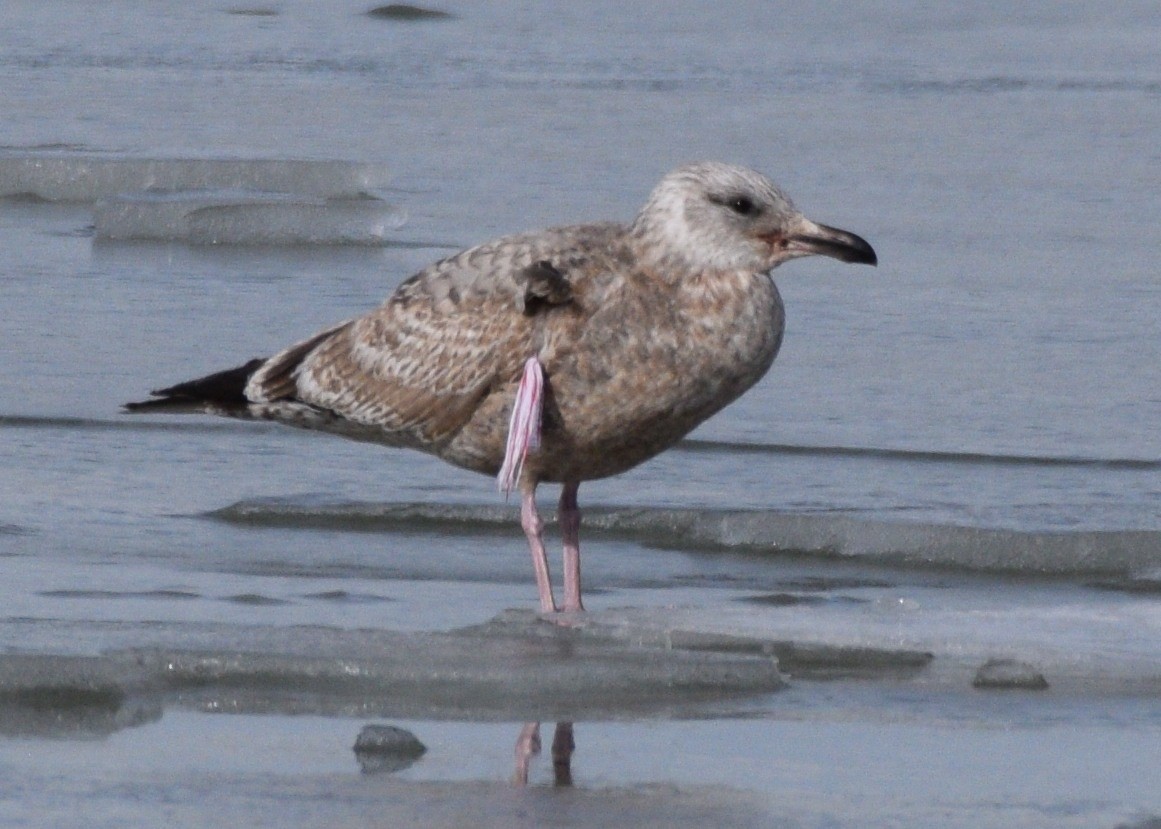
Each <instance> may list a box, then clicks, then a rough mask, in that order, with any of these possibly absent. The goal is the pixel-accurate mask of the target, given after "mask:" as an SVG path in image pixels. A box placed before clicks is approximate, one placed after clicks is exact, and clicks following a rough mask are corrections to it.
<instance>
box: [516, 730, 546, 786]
mask: <svg viewBox="0 0 1161 829" xmlns="http://www.w3.org/2000/svg"><path fill="white" fill-rule="evenodd" d="M539 753H540V723H538V722H530V723H524V727H523V728H521V729H520V736H519V737H517V738H516V774H515V775H514V776H513V780H514V781H515V782H516V783H517V784H519V785H521V786H527V785H528V766H529V764H530V763H531V761H532V758H533V757H535V756H536V755H537V754H539Z"/></svg>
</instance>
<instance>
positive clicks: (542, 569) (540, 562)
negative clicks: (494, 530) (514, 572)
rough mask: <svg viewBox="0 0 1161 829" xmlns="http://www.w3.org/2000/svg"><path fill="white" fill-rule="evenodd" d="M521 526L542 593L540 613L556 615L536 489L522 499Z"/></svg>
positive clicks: (538, 587)
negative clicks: (530, 551)
mask: <svg viewBox="0 0 1161 829" xmlns="http://www.w3.org/2000/svg"><path fill="white" fill-rule="evenodd" d="M520 526H521V527H523V528H524V535H526V536H528V546H529V547H530V548H531V550H532V569H533V570H535V571H536V589H537V590H538V591H539V592H540V612H541V613H555V612H556V601H555V600H554V599H553V598H552V582H551V581H550V580H549V578H548V554H547V553H545V551H544V522H543V521H541V520H540V513H538V512H537V511H536V489H535V487H533V488H532V489H526V490H524V491H523V493H522V495H521V497H520Z"/></svg>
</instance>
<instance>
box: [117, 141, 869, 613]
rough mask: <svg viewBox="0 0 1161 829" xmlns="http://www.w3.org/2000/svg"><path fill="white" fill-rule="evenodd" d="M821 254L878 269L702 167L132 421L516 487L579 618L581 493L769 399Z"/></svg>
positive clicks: (504, 242) (509, 245) (467, 254)
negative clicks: (757, 398)
mask: <svg viewBox="0 0 1161 829" xmlns="http://www.w3.org/2000/svg"><path fill="white" fill-rule="evenodd" d="M814 254H821V255H823V256H830V257H833V258H835V259H838V260H840V261H842V262H856V263H863V264H869V265H874V264H876V262H877V260H876V256H875V252H874V250H873V249H872V248H871V246H870V245H869V244H867V242H866V241H864V240H863V239H862V238H860V237H858V236H856V235H854V234H853V233H848V232H846V231H844V230H838V229H837V228H833V227H828V226H826V225H823V224H817V223H815V222H812V221H810V220H809V219H807V218H806V217H805V216H803V215H802V214H801V213H800V212H799V211H798V210H797V209H795V207H794V206H793V204H792V203H791V201H790V200H789V199H788V198H787V197H786V196H785V195H784V194H783V193H782V191H781V190H779V189H778V188H777V187H776V186H775V185H774V184H773V183H772V182H771V181H770V180H769V179H768V178H766V177H765V176H763V175H761V174H760V173H757V172H755V171H753V170H749V169H746V168H744V167H738V166H734V165H729V164H722V163H717V162H703V163H699V164H691V165H687V166H683V167H680V168H678V169H676V170H674V171H673V172H671V173H669V174H668V175H666V176H665V177H664V178H663V179H662V180H661V182H660V183H659V184H658V185H657V187H656V188H655V189H654V190H653V192H652V194H651V195H650V196H649V198H648V200H647V201H646V203H645V206H644V207H643V208H642V209H641V211H640V212H639V213H638V214H637V216H636V218H634V219H633V221H631V222H630V223H628V224H622V223H617V222H602V223H596V224H582V225H575V226H570V227H557V228H551V229H548V230H541V231H537V232H532V233H525V234H520V235H515V236H507V237H504V238H501V239H498V240H496V241H493V242H488V243H485V244H482V245H479V246H477V247H473V248H470V249H468V250H465V251H463V252H462V253H458V254H456V255H454V256H451V257H449V258H447V259H443V260H441V261H439V262H436V263H435V264H433V265H431V266H430V267H428V268H425V269H424V270H422V271H420V272H419V273H417V274H415V275H414V276H412V277H411V278H409V279H408V280H407V281H405V282H404V283H403V284H401V285H400V286H399V288H398V289H397V290H396V291H395V293H394V294H393V295H392V296H391V297H389V298H388V299H387V300H386V301H385V302H384V303H383V304H382V305H380V306H379V307H378V308H376V309H375V310H373V311H371V312H369V313H367V314H364V315H363V316H360V317H356V318H354V319H351V320H348V321H346V322H343V323H340V324H338V325H336V326H334V327H332V328H328V329H327V330H325V331H322V332H320V333H317V334H315V335H314V336H312V337H310V338H309V339H306V340H303V341H301V342H298V343H296V344H294V345H292V346H290V347H289V348H286V349H285V350H283V351H281V352H279V353H277V354H275V355H274V356H273V357H269V358H265V359H255V360H251V361H250V362H248V363H246V364H245V365H242V366H239V367H237V368H234V369H229V370H227V371H222V372H218V373H215V374H211V375H208V376H206V377H202V378H199V379H196V380H191V381H189V382H185V383H180V384H178V385H175V386H171V387H169V388H165V389H160V390H158V391H155V392H153V393H152V394H153V395H154V397H153V399H150V400H147V401H144V402H139V403H130V404H128V405H127V409H129V410H130V411H134V412H208V413H212V414H220V415H227V416H234V417H243V418H250V419H257V420H272V421H277V422H280V423H286V424H289V425H292V426H299V427H303V428H308V429H317V430H321V431H326V432H332V433H337V434H340V435H344V436H346V437H350V438H355V439H359V440H367V441H372V442H376V443H380V444H385V445H387V446H403V447H409V448H412V449H419V450H422V451H425V452H430V453H432V454H434V455H437V456H438V457H440V458H442V459H443V460H445V461H448V462H450V463H453V464H455V465H456V466H460V467H464V468H466V469H471V470H474V471H476V472H482V473H485V474H488V475H497V474H499V477H500V486H501V488H502V489H505V490H510V489H513V488H516V489H519V491H520V496H521V509H520V516H521V526H522V527H523V529H524V532H525V534H526V535H527V537H528V543H529V546H530V547H531V550H532V560H533V566H534V569H535V572H536V584H537V589H538V592H539V595H540V608H541V611H542V612H545V613H551V612H555V611H557V610H558V609H559V610H564V611H580V610H583V609H584V608H583V604H582V601H581V578H580V547H579V533H580V510H579V508H578V506H577V489H578V488H579V486H580V484H581V482H582V481H588V480H593V479H596V478H604V477H607V476H610V475H616V474H618V473H621V472H624V471H626V470H628V469H631V468H632V467H634V466H636V465H637V464H639V463H641V462H642V461H645V460H647V459H649V458H651V457H653V456H654V455H656V454H658V453H659V452H661V451H663V450H665V449H667V448H669V447H670V446H673V445H674V444H675V443H676V442H677V441H678V440H680V439H681V438H682V437H683V436H684V435H686V434H688V433H689V432H690V431H691V430H692V429H693V428H694V427H695V426H697V425H698V424H699V423H701V422H703V421H704V420H706V418H708V417H710V416H711V415H713V414H714V413H715V412H717V411H719V410H720V409H722V408H723V407H724V406H726V405H727V404H729V403H730V402H732V401H733V400H735V399H737V398H738V397H739V396H740V395H741V394H742V393H743V392H745V391H746V390H747V389H749V388H750V387H751V386H753V385H754V383H756V382H757V381H758V380H759V379H760V378H761V377H762V376H763V375H764V374H765V373H766V370H767V369H769V368H770V365H771V363H773V361H774V357H775V355H776V354H777V353H778V347H779V345H780V344H781V342H782V331H783V322H784V313H783V306H782V299H781V297H780V296H779V294H778V289H777V287H776V286H775V284H774V282H773V280H772V279H771V277H770V271H771V270H773V269H774V268H775V267H777V266H778V265H780V264H782V263H783V262H785V261H787V260H788V259H795V258H798V257H801V256H810V255H814ZM543 482H552V483H559V484H562V489H561V493H560V504H559V512H558V519H559V521H560V527H561V536H562V542H563V547H564V567H563V571H564V572H563V588H564V603H563V605H562V606H561V607H560V608H558V607H557V605H556V602H555V600H554V598H553V593H552V584H551V581H550V579H549V571H548V560H547V556H546V555H545V550H544V541H543V532H542V530H543V525H542V521H541V519H540V516H539V514H538V512H537V509H536V499H535V495H536V487H537V485H538V484H540V483H543Z"/></svg>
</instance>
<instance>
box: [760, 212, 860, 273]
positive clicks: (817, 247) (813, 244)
mask: <svg viewBox="0 0 1161 829" xmlns="http://www.w3.org/2000/svg"><path fill="white" fill-rule="evenodd" d="M782 239H783V250H785V252H786V253H787V254H789V256H788V257H787V258H790V257H798V256H814V255H821V256H829V257H831V258H833V259H838V260H839V261H840V262H852V263H855V264H858V265H877V264H879V257H877V256H875V249H874V248H872V247H871V246H870V245H869V244H867V241H866V239H863V238H862V237H861V236H856V235H855V234H853V233H848V232H847V231H845V230H839V229H838V228H837V227H828V226H827V225H820V224H816V223H815V222H812V221H810V219H807V218H805V217H803V218H801V219H799V220H798V222H796V223H795V225H794V226H793V227H792V228H790V230H789V232H787V233H786V235H785V236H783V237H782Z"/></svg>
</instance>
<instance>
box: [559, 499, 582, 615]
mask: <svg viewBox="0 0 1161 829" xmlns="http://www.w3.org/2000/svg"><path fill="white" fill-rule="evenodd" d="M579 488H580V484H578V483H571V482H570V483H567V484H565V485H564V488H563V489H561V491H560V509H559V511H558V512H557V520H558V521H560V535H561V539H562V540H563V542H564V609H565V610H584V609H585V608H584V605H583V604H581V574H580V522H581V513H580V507H579V506H578V505H577V499H576V495H577V490H578V489H579Z"/></svg>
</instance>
